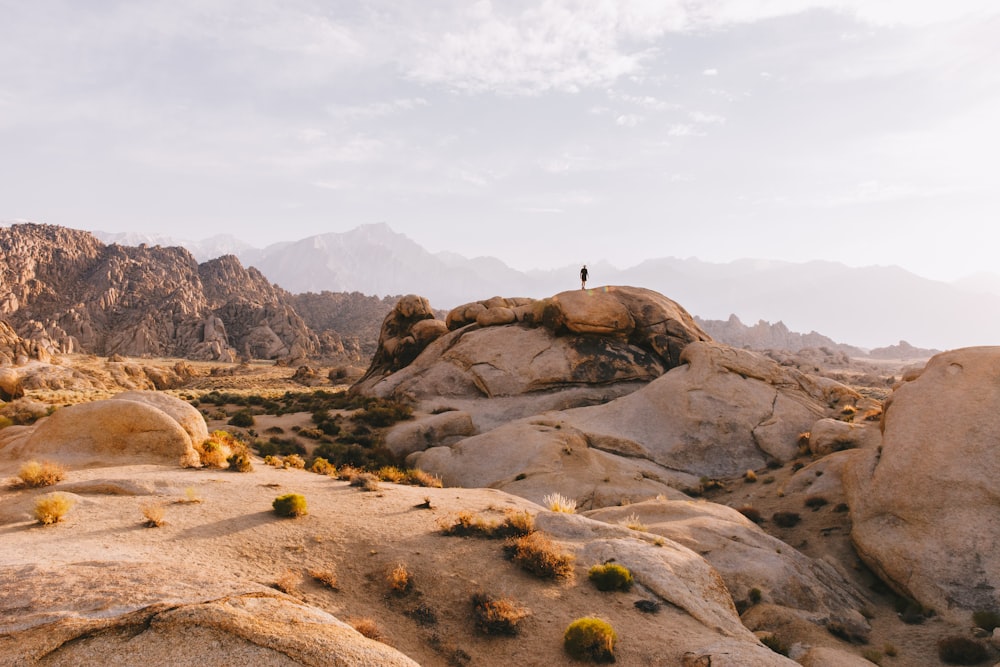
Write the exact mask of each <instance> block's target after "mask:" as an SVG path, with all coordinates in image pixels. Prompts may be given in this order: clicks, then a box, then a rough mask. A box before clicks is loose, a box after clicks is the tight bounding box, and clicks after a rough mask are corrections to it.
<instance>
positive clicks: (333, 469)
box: [309, 456, 337, 477]
mask: <svg viewBox="0 0 1000 667" xmlns="http://www.w3.org/2000/svg"><path fill="white" fill-rule="evenodd" d="M309 472H314V473H316V474H317V475H327V476H329V477H336V476H337V466H335V465H333V464H332V463H330V462H329V461H327V460H326V459H324V458H323V457H322V456H317V457H316V458H315V459H313V462H312V465H311V466H309Z"/></svg>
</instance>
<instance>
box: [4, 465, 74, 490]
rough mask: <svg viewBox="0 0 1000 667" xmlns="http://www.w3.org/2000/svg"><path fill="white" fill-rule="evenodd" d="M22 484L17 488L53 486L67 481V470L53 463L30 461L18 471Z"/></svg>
mask: <svg viewBox="0 0 1000 667" xmlns="http://www.w3.org/2000/svg"><path fill="white" fill-rule="evenodd" d="M17 476H18V477H19V478H20V480H21V481H20V483H18V484H17V485H16V486H19V487H24V488H28V489H37V488H41V487H43V486H52V485H53V484H57V483H59V482H61V481H63V480H64V479H66V469H65V468H63V467H62V466H61V465H59V464H58V463H53V462H52V461H42V462H41V463H39V462H38V461H28V462H27V463H25V464H24V465H23V466H21V469H20V470H19V471H18V473H17Z"/></svg>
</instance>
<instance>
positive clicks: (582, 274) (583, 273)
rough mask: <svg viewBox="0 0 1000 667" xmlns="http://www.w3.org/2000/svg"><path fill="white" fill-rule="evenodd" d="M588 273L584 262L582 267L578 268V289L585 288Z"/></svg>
mask: <svg viewBox="0 0 1000 667" xmlns="http://www.w3.org/2000/svg"><path fill="white" fill-rule="evenodd" d="M588 275H590V273H589V272H588V271H587V265H586V264H584V265H583V268H582V269H580V289H587V276H588Z"/></svg>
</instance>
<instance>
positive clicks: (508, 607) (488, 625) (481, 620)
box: [472, 592, 531, 636]
mask: <svg viewBox="0 0 1000 667" xmlns="http://www.w3.org/2000/svg"><path fill="white" fill-rule="evenodd" d="M472 608H473V614H474V616H475V619H476V628H477V629H478V630H479V631H480V632H482V633H483V634H486V635H508V636H514V635H516V634H517V633H518V629H519V628H518V624H520V622H521V621H522V620H524V619H525V618H527V617H528V616H529V615H530V614H531V612H530V611H529V610H528V609H526V608H525V607H523V606H521V605H520V604H518V603H517V602H516V601H515V600H513V599H511V598H506V597H495V596H493V595H490V594H489V593H483V592H479V593H475V594H474V595H473V596H472Z"/></svg>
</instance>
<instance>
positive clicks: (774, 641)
mask: <svg viewBox="0 0 1000 667" xmlns="http://www.w3.org/2000/svg"><path fill="white" fill-rule="evenodd" d="M760 643H761V644H763V645H764V646H766V647H768V648H769V649H771V650H772V651H774V652H775V653H778V654H780V655H785V656H787V655H788V645H787V644H786V643H785V642H783V641H781V639H779V638H778V635H776V634H769V635H764V636H763V637H761V638H760Z"/></svg>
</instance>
